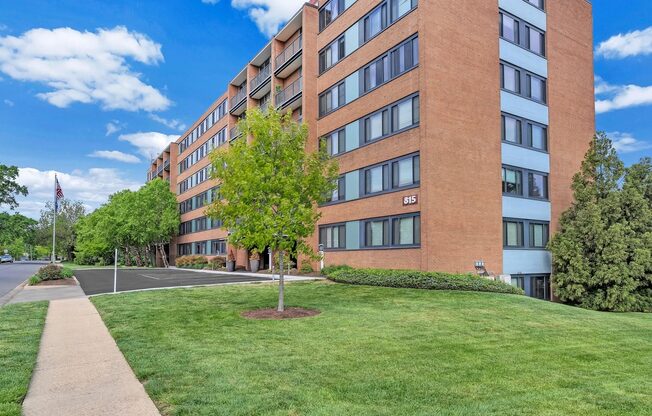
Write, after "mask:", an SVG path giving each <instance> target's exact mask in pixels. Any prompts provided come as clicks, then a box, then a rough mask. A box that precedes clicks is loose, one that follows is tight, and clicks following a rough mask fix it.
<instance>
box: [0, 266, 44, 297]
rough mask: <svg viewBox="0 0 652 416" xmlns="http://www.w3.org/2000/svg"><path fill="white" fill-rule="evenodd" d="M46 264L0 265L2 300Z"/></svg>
mask: <svg viewBox="0 0 652 416" xmlns="http://www.w3.org/2000/svg"><path fill="white" fill-rule="evenodd" d="M45 264H47V263H45V262H16V263H4V264H0V298H2V297H3V296H4V295H6V294H7V293H9V292H11V290H12V289H13V288H15V287H16V286H18V285H19V284H21V283H22V282H24V281H25V280H26V279H28V278H29V277H30V276H32V275H33V274H34V273H36V271H37V270H38V269H39V268H41V267H42V266H43V265H45Z"/></svg>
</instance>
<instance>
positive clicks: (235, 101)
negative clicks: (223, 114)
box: [230, 87, 247, 109]
mask: <svg viewBox="0 0 652 416" xmlns="http://www.w3.org/2000/svg"><path fill="white" fill-rule="evenodd" d="M245 98H247V87H244V88H242V89H241V90H240V91H239V92H238V93H237V94H236V96H235V97H233V98H231V107H230V108H231V109H234V108H236V107H237V106H238V104H240V102H242V101H243V100H244V99H245Z"/></svg>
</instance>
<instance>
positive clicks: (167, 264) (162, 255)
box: [157, 244, 170, 269]
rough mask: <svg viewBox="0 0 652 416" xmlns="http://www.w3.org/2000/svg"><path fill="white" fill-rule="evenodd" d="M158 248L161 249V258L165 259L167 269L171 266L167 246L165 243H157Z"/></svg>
mask: <svg viewBox="0 0 652 416" xmlns="http://www.w3.org/2000/svg"><path fill="white" fill-rule="evenodd" d="M157 247H158V249H159V250H160V251H161V259H162V260H163V267H165V268H166V269H167V268H168V267H170V264H169V263H168V256H167V255H166V254H165V246H164V245H163V244H157Z"/></svg>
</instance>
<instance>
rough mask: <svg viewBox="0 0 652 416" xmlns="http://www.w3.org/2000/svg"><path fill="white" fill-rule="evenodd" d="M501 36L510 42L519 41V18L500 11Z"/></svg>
mask: <svg viewBox="0 0 652 416" xmlns="http://www.w3.org/2000/svg"><path fill="white" fill-rule="evenodd" d="M500 36H502V37H503V38H504V39H507V40H509V41H510V42H514V43H519V23H518V20H516V19H514V18H513V17H511V16H509V15H506V14H504V13H500Z"/></svg>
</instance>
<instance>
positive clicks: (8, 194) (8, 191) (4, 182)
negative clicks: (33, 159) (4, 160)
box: [0, 165, 27, 210]
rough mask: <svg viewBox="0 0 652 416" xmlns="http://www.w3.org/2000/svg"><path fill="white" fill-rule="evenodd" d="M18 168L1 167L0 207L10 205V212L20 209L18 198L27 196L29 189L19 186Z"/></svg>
mask: <svg viewBox="0 0 652 416" xmlns="http://www.w3.org/2000/svg"><path fill="white" fill-rule="evenodd" d="M17 179H18V168H17V167H16V166H6V165H0V205H8V206H9V209H10V210H14V209H16V207H18V202H16V196H17V195H22V196H27V187H25V186H22V185H19V184H18V182H17V181H16V180H17Z"/></svg>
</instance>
